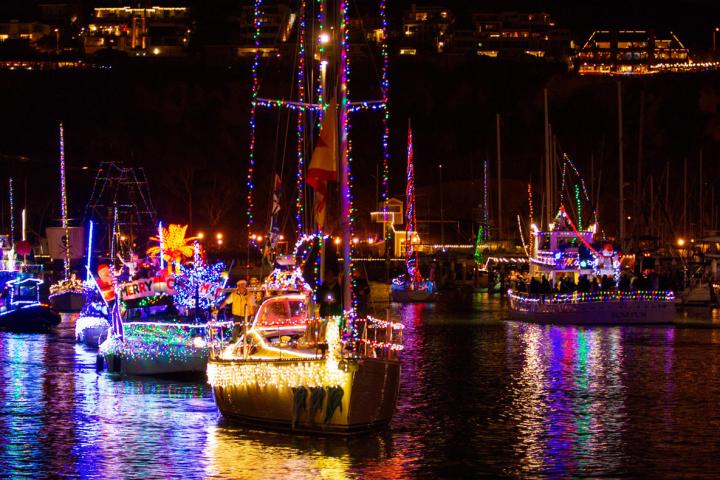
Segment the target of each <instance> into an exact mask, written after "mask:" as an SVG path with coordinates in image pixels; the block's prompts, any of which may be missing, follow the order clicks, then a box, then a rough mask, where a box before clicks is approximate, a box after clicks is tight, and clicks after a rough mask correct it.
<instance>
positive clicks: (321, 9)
mask: <svg viewBox="0 0 720 480" xmlns="http://www.w3.org/2000/svg"><path fill="white" fill-rule="evenodd" d="M316 8H317V24H318V31H319V32H320V34H321V35H323V34H324V32H323V29H324V27H325V0H317V7H316ZM317 43H318V57H319V58H320V63H319V65H318V79H317V87H316V90H315V92H316V95H317V103H318V107H319V108H318V109H317V112H318V113H317V121H316V125H315V127H316V128H318V129H319V128H320V125H321V124H322V118H323V112H324V111H325V110H324V102H325V99H324V98H323V95H325V92H324V91H323V80H324V78H323V76H324V72H323V69H324V68H325V66H326V65H327V62H326V61H325V43H324V42H323V41H322V40H321V38H320V37H318V38H317Z"/></svg>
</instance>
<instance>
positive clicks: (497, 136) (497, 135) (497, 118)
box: [495, 113, 503, 239]
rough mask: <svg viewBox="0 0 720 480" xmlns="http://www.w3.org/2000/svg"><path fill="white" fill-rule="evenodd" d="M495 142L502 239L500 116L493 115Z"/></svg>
mask: <svg viewBox="0 0 720 480" xmlns="http://www.w3.org/2000/svg"><path fill="white" fill-rule="evenodd" d="M495 142H496V145H497V185H498V192H497V195H498V239H502V238H503V234H502V232H503V229H502V165H501V162H500V159H501V154H500V114H499V113H496V114H495Z"/></svg>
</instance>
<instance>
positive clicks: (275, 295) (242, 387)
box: [207, 0, 402, 434]
mask: <svg viewBox="0 0 720 480" xmlns="http://www.w3.org/2000/svg"><path fill="white" fill-rule="evenodd" d="M347 8H348V4H347V3H346V2H345V1H343V0H341V1H340V2H339V4H338V5H337V6H336V10H335V14H336V17H337V20H338V25H336V27H335V31H336V32H337V36H338V38H339V39H340V45H339V48H337V49H336V50H337V54H338V55H337V56H338V57H339V58H338V60H339V61H338V63H337V69H336V72H337V74H338V83H337V86H336V91H337V92H338V97H337V98H338V99H339V101H338V105H337V107H335V106H334V103H331V104H330V106H328V105H327V104H324V105H322V106H321V108H323V109H324V116H323V124H322V131H321V137H322V136H324V137H325V138H327V137H328V136H332V137H335V138H333V139H332V141H330V142H324V141H323V142H320V143H321V145H319V148H324V149H325V150H324V152H325V153H327V152H328V151H330V152H331V151H332V150H335V148H332V147H331V148H328V147H329V146H330V145H333V144H334V145H337V146H338V148H339V151H338V153H339V160H340V199H341V202H342V208H341V210H342V214H341V219H340V220H341V221H340V224H341V226H342V244H343V245H342V249H343V252H342V254H343V277H344V285H343V289H342V305H344V307H345V311H344V314H343V315H339V316H328V317H325V318H321V317H320V316H319V312H318V310H317V307H316V304H315V299H314V298H313V297H314V295H313V292H312V290H311V289H310V288H309V287H308V286H307V284H306V283H305V281H304V280H303V279H302V274H301V272H300V270H299V268H298V267H297V266H294V267H292V266H291V267H289V268H278V269H277V270H275V271H274V272H273V274H271V276H270V277H268V279H266V281H265V283H264V286H263V287H262V288H261V290H262V291H263V292H264V295H265V298H264V300H263V302H262V303H261V305H260V307H259V309H258V311H257V313H256V314H255V315H254V316H253V317H252V318H251V319H248V323H247V325H246V327H245V332H246V334H245V335H243V336H242V339H240V340H238V341H237V342H236V343H234V344H231V345H229V346H228V347H226V348H224V349H222V350H220V351H215V352H213V355H212V357H211V358H210V361H209V363H208V370H207V375H208V381H209V383H210V385H211V386H212V388H213V394H214V398H215V402H216V404H217V406H218V408H219V410H220V412H221V413H222V414H223V415H224V416H226V417H229V418H232V419H234V420H237V421H240V422H242V423H246V424H251V425H256V426H261V427H266V428H271V429H283V430H292V431H296V432H310V433H313V432H314V433H318V432H319V433H327V434H352V433H356V432H362V431H367V430H369V429H373V428H377V427H381V426H383V425H387V424H388V423H389V422H390V420H391V418H392V416H393V413H394V411H395V406H396V402H397V396H398V392H399V386H400V359H399V351H400V350H401V349H402V344H401V338H402V325H401V324H398V323H393V322H389V321H382V320H378V319H375V318H372V317H367V318H360V317H359V316H358V315H356V313H355V311H354V308H353V298H352V291H351V285H350V279H351V278H352V259H351V245H352V242H351V208H352V207H351V192H350V165H349V151H348V138H347V135H348V114H349V111H350V103H349V101H348V91H347V72H348V64H347V53H348V45H347V15H348V14H347V11H348V10H347ZM255 13H256V16H255V18H256V19H257V18H261V12H259V11H257V10H256V12H255ZM301 15H304V11H303V12H301ZM298 24H299V25H304V18H301V19H300V21H299V23H298ZM255 27H256V29H259V27H260V25H259V23H258V22H257V21H256V24H255ZM300 37H302V35H300ZM258 55H259V53H258ZM257 58H258V57H256V59H257ZM323 63H324V65H323V66H322V68H325V66H326V65H327V63H325V62H323ZM255 93H256V92H254V94H255ZM254 100H255V95H254V96H253V101H254ZM333 161H336V160H335V159H333ZM313 162H315V159H313ZM311 169H312V166H311ZM328 171H331V170H328ZM316 193H317V190H316ZM323 193H324V192H323ZM316 200H317V199H316ZM323 223H324V222H323ZM318 238H320V239H322V238H323V237H322V234H320V235H318ZM321 241H322V240H321ZM322 263H323V262H322V261H321V264H322ZM320 268H321V271H322V266H321V267H320ZM335 300H339V299H335Z"/></svg>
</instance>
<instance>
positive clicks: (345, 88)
mask: <svg viewBox="0 0 720 480" xmlns="http://www.w3.org/2000/svg"><path fill="white" fill-rule="evenodd" d="M339 7H340V32H339V34H340V105H341V106H340V149H341V152H342V154H341V156H342V159H341V169H340V170H341V179H340V180H341V196H342V197H343V201H342V212H341V218H342V219H343V223H345V225H344V226H343V227H344V228H343V229H342V230H343V265H344V269H345V276H346V281H347V279H353V275H352V272H353V263H352V256H351V254H350V251H351V243H350V241H351V239H352V236H353V234H354V231H353V226H354V224H355V222H354V214H355V211H354V207H353V198H352V185H353V184H354V183H355V181H354V180H355V179H354V177H353V173H352V139H351V138H350V136H349V133H350V115H349V109H348V103H349V98H350V85H349V83H350V75H351V68H350V56H349V55H348V48H349V44H350V34H349V28H348V22H349V11H348V2H347V0H340V5H339ZM352 282H353V287H355V286H356V285H355V280H354V279H353V280H352ZM349 290H350V292H349V295H350V298H349V299H348V298H345V299H344V301H343V305H345V308H348V305H351V307H350V308H349V309H348V310H347V312H348V314H349V315H350V318H351V319H352V318H353V317H354V316H355V312H357V306H358V305H357V298H355V295H354V291H355V290H356V289H355V288H350V289H349ZM348 300H349V301H348ZM349 323H352V322H349Z"/></svg>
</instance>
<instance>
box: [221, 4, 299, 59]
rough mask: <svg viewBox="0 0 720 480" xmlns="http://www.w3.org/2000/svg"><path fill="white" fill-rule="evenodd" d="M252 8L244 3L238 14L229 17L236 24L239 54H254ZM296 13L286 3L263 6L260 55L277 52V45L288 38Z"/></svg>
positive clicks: (285, 41)
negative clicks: (231, 17)
mask: <svg viewBox="0 0 720 480" xmlns="http://www.w3.org/2000/svg"><path fill="white" fill-rule="evenodd" d="M254 21H255V20H254V8H253V6H252V4H250V5H245V6H243V7H242V8H241V10H240V15H239V16H237V17H234V18H233V19H231V23H233V24H235V25H236V26H237V32H238V35H239V38H238V41H237V43H238V44H239V47H238V48H237V54H238V55H239V56H254V55H255V49H256V46H255V37H254V35H255V25H254ZM296 21H297V14H296V13H294V12H291V11H290V9H289V8H288V6H287V5H267V6H265V7H264V9H263V12H262V17H261V18H260V19H259V22H260V27H259V29H258V36H259V42H260V53H261V55H262V56H268V55H273V54H276V53H277V52H278V45H282V44H286V43H287V42H288V40H289V39H290V35H291V33H292V30H293V27H294V25H295V22H296Z"/></svg>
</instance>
